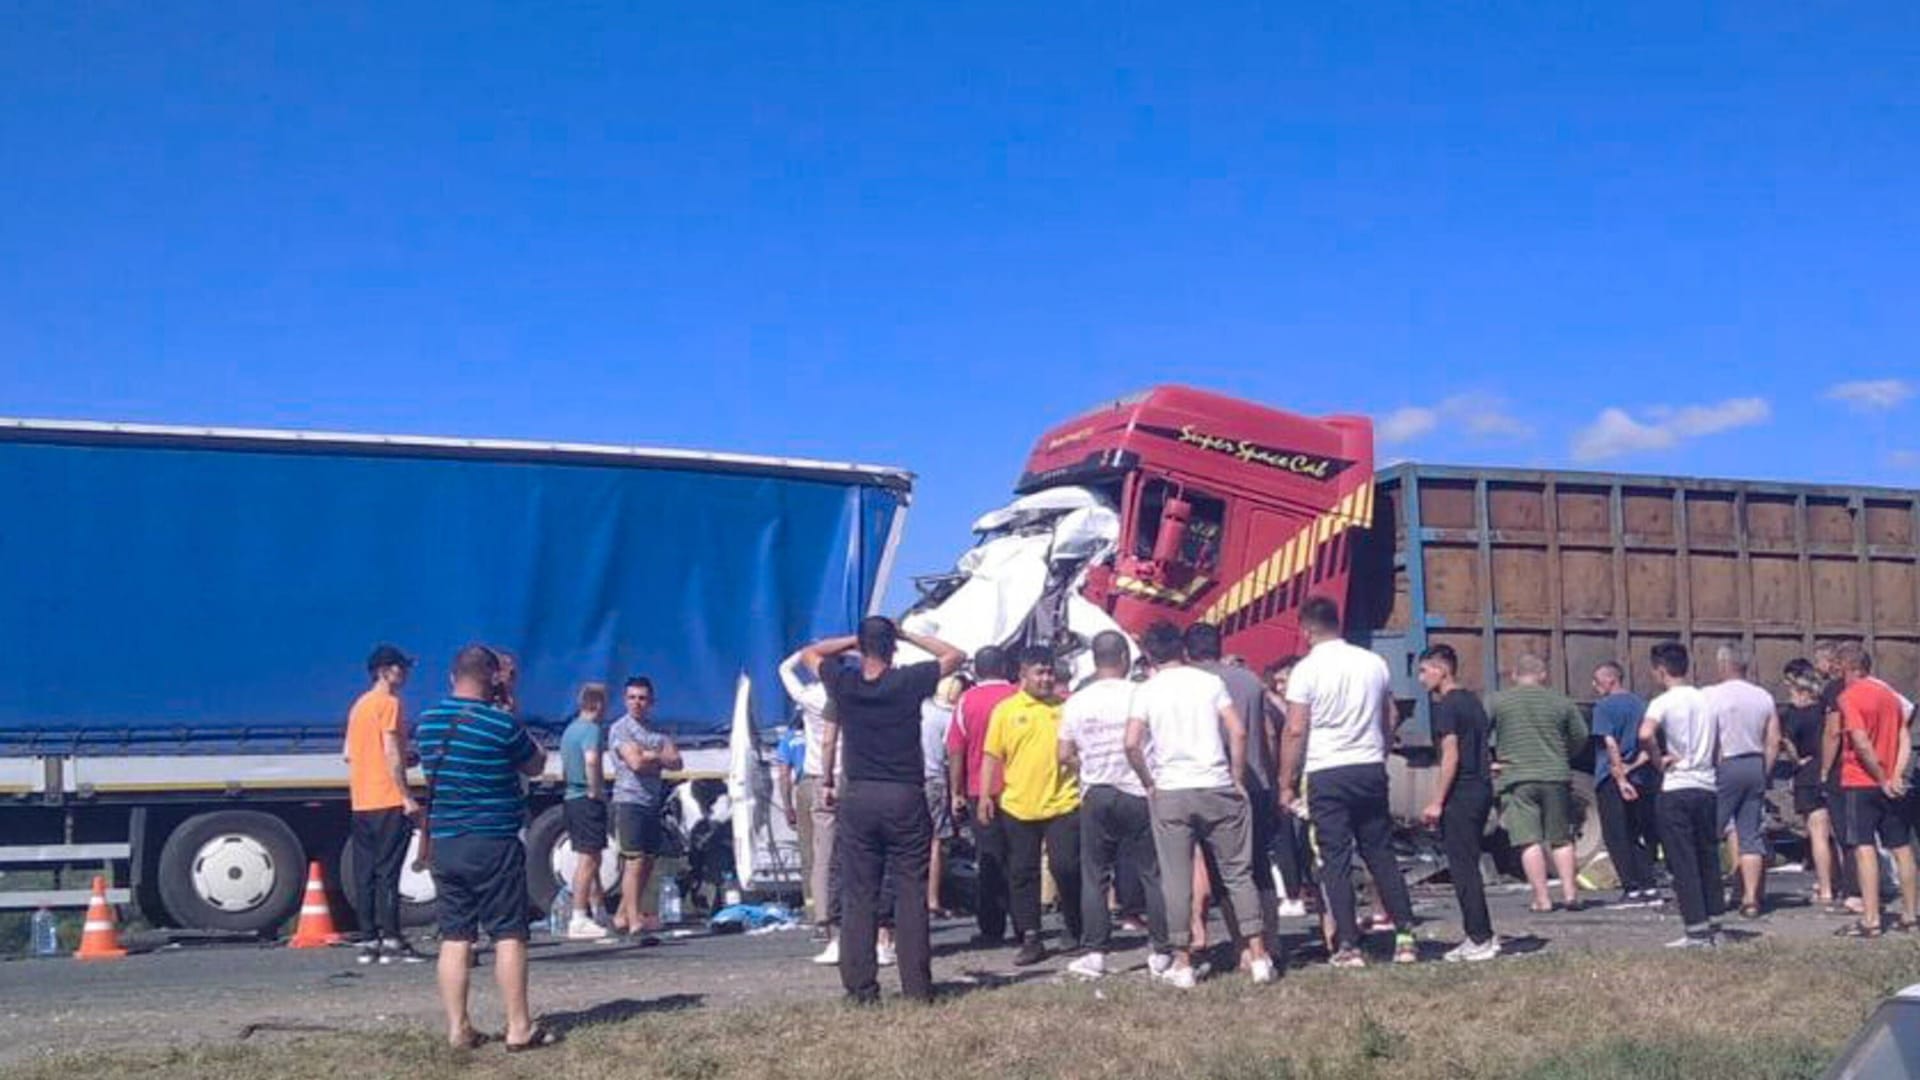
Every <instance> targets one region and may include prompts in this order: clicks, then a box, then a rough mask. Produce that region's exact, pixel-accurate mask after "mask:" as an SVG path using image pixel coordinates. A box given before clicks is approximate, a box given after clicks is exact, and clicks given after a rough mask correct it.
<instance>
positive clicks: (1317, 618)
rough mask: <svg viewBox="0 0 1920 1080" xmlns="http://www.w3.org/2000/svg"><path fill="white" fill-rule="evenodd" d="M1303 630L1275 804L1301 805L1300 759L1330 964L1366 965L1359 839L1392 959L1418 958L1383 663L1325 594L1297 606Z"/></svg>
mask: <svg viewBox="0 0 1920 1080" xmlns="http://www.w3.org/2000/svg"><path fill="white" fill-rule="evenodd" d="M1300 629H1301V630H1302V631H1303V632H1305V634H1306V636H1307V640H1308V641H1309V642H1311V643H1312V645H1313V648H1312V650H1310V651H1309V652H1308V653H1307V655H1306V657H1305V658H1304V659H1302V660H1301V661H1300V662H1299V663H1298V664H1296V665H1294V668H1293V675H1292V677H1291V678H1289V679H1288V680H1287V726H1286V731H1285V733H1284V734H1283V735H1282V736H1281V739H1280V805H1281V807H1282V808H1283V809H1285V810H1287V811H1289V812H1293V813H1298V812H1299V811H1298V806H1299V797H1298V795H1297V794H1296V791H1297V789H1296V787H1295V780H1294V777H1295V776H1297V775H1299V774H1300V772H1301V770H1302V769H1303V768H1304V771H1305V775H1306V787H1307V811H1308V819H1309V821H1310V823H1311V828H1312V829H1313V835H1314V840H1315V845H1316V847H1318V849H1319V852H1320V871H1321V872H1320V888H1321V891H1322V892H1324V893H1325V894H1326V900H1327V907H1328V908H1329V909H1330V910H1331V911H1332V913H1333V925H1334V947H1333V966H1335V967H1340V968H1359V967H1365V966H1366V964H1367V962H1366V959H1365V958H1364V957H1362V956H1361V954H1360V927H1359V923H1358V921H1357V919H1356V918H1355V916H1354V900H1353V856H1354V853H1355V850H1356V848H1357V849H1358V852H1359V855H1360V858H1361V860H1362V861H1364V862H1365V863H1366V864H1367V872H1368V873H1370V874H1372V875H1373V881H1374V885H1375V887H1376V889H1377V890H1378V891H1379V895H1380V902H1381V905H1382V906H1383V907H1384V908H1385V909H1386V912H1387V914H1388V915H1389V916H1390V917H1391V918H1392V919H1393V924H1394V928H1395V929H1394V949H1393V961H1394V963H1396V964H1411V963H1413V962H1414V961H1416V960H1418V959H1419V958H1420V955H1419V945H1418V942H1416V941H1415V939H1414V936H1413V898H1412V897H1411V896H1409V895H1408V893H1407V882H1406V879H1405V878H1403V877H1401V876H1400V862H1399V860H1398V859H1397V858H1395V856H1394V854H1393V817H1392V809H1391V807H1390V806H1389V805H1388V803H1387V748H1388V746H1389V745H1391V743H1392V740H1393V729H1394V723H1395V721H1396V719H1398V718H1397V716H1396V714H1395V711H1394V704H1393V691H1392V685H1391V682H1390V680H1389V678H1388V676H1387V662H1386V661H1385V660H1382V659H1380V657H1378V656H1376V655H1375V654H1373V653H1371V652H1368V651H1367V650H1365V649H1362V648H1360V647H1359V646H1357V645H1351V644H1348V643H1347V642H1346V641H1344V640H1342V638H1341V637H1340V606H1339V605H1338V604H1336V603H1334V602H1333V601H1332V600H1330V599H1328V598H1326V597H1324V596H1315V597H1311V598H1309V599H1308V600H1307V602H1306V603H1304V604H1301V605H1300Z"/></svg>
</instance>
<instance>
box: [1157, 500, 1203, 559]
mask: <svg viewBox="0 0 1920 1080" xmlns="http://www.w3.org/2000/svg"><path fill="white" fill-rule="evenodd" d="M1192 516H1193V504H1191V503H1189V502H1187V500H1185V499H1183V498H1181V497H1179V496H1178V495H1174V496H1170V497H1169V498H1168V499H1167V501H1166V504H1165V505H1164V506H1162V507H1161V509H1160V535H1159V536H1156V537H1154V540H1153V561H1154V562H1156V563H1159V564H1160V565H1161V566H1167V565H1171V564H1173V563H1177V562H1179V561H1180V549H1181V548H1182V547H1183V546H1185V544H1186V540H1187V521H1188V519H1189V518H1191V517H1192Z"/></svg>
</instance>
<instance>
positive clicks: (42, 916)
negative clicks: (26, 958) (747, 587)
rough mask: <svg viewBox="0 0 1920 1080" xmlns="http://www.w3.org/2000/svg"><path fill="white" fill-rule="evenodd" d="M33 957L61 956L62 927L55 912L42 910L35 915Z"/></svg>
mask: <svg viewBox="0 0 1920 1080" xmlns="http://www.w3.org/2000/svg"><path fill="white" fill-rule="evenodd" d="M32 939H33V955H35V956H59V955H60V926H59V922H58V920H56V919H55V918H54V917H53V912H51V911H48V910H47V909H46V908H41V909H40V910H39V911H36V912H34V913H33V934H32Z"/></svg>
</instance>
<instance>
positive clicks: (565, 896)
mask: <svg viewBox="0 0 1920 1080" xmlns="http://www.w3.org/2000/svg"><path fill="white" fill-rule="evenodd" d="M572 918H573V890H572V889H570V888H568V887H567V886H566V885H564V884H562V885H561V886H560V891H559V892H557V893H554V894H553V906H552V907H549V908H548V909H547V933H549V934H552V935H553V936H554V937H565V936H567V928H568V926H569V923H570V920H571V919H572Z"/></svg>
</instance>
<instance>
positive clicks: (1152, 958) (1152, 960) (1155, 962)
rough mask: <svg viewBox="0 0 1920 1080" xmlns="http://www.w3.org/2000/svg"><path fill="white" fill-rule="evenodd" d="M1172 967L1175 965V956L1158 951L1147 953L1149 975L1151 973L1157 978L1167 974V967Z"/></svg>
mask: <svg viewBox="0 0 1920 1080" xmlns="http://www.w3.org/2000/svg"><path fill="white" fill-rule="evenodd" d="M1171 967H1173V957H1171V956H1169V955H1167V954H1166V953H1163V952H1157V953H1148V954H1147V974H1148V975H1151V976H1153V977H1154V978H1156V979H1157V978H1159V977H1160V976H1162V975H1165V974H1166V973H1167V969H1169V968H1171Z"/></svg>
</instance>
